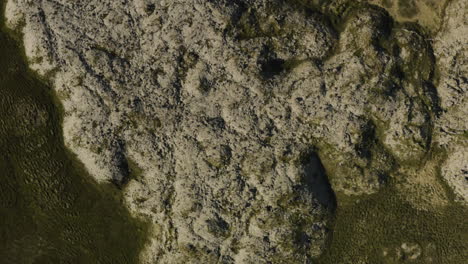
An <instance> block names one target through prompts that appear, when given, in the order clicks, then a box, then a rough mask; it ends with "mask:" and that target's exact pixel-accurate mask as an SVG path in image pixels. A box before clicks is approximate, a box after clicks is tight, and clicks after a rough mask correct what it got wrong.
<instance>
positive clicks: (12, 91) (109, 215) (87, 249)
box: [0, 1, 147, 264]
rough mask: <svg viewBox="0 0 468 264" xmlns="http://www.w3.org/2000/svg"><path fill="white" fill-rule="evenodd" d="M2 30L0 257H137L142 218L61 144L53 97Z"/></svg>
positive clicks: (62, 259) (7, 261)
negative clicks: (93, 177) (132, 213)
mask: <svg viewBox="0 0 468 264" xmlns="http://www.w3.org/2000/svg"><path fill="white" fill-rule="evenodd" d="M0 4H1V6H2V7H3V6H4V1H1V2H0ZM2 11H3V10H2ZM2 14H3V12H2ZM0 19H2V20H3V17H0ZM7 31H8V30H6V29H5V28H4V26H3V25H2V30H1V31H0V263H5V264H10V263H11V264H13V263H14V264H21V263H37V264H40V263H47V264H49V263H137V262H138V256H139V252H140V250H141V249H142V246H143V244H144V242H145V237H146V235H145V232H146V230H147V226H146V224H145V223H144V222H142V221H140V220H137V219H135V218H133V217H131V216H130V214H129V212H128V211H127V210H126V209H125V207H124V205H123V200H122V197H121V193H120V192H119V191H118V190H117V189H116V188H115V187H114V186H113V185H111V184H104V185H103V184H100V185H99V184H97V183H96V182H94V180H93V179H92V178H91V177H90V176H89V175H88V173H87V172H86V170H85V169H84V168H83V166H82V165H81V164H80V163H79V162H78V161H77V160H76V159H75V158H74V157H73V155H72V154H71V153H70V152H69V151H68V150H67V149H66V148H65V147H64V144H63V139H62V137H61V135H62V131H61V126H60V124H61V116H60V114H61V108H60V105H59V104H58V101H57V98H56V97H55V95H54V94H53V92H52V91H51V90H50V88H49V87H47V86H46V85H45V84H44V82H43V81H41V80H39V79H38V78H37V76H36V75H35V74H33V73H31V72H30V71H29V70H28V67H27V65H26V64H25V60H24V59H25V57H24V51H22V50H21V45H19V44H18V42H17V40H14V39H13V38H12V36H11V34H10V33H11V32H8V33H7Z"/></svg>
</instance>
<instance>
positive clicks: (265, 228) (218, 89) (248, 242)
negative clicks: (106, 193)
mask: <svg viewBox="0 0 468 264" xmlns="http://www.w3.org/2000/svg"><path fill="white" fill-rule="evenodd" d="M312 2H313V1H299V0H296V1H292V0H291V1H286V0H284V1H281V0H258V1H249V0H245V1H192V0H190V1H188V0H187V1H182V0H181V1H151V0H134V1H110V0H108V1H107V0H106V1H95V0H86V1H65V0H41V1H27V0H10V1H8V5H7V9H6V10H7V18H8V21H7V22H8V24H9V26H10V27H11V28H15V27H16V28H19V26H23V27H22V32H23V33H24V44H25V50H26V55H27V56H28V58H29V59H30V63H31V68H32V69H34V70H36V71H37V72H38V73H39V74H41V75H43V76H46V77H48V78H50V79H51V80H52V83H53V87H54V89H55V90H56V91H57V94H58V95H59V97H60V99H61V101H62V103H63V106H64V111H65V112H64V124H63V127H64V137H65V142H66V144H67V146H68V147H69V148H70V149H72V150H73V151H74V152H75V153H76V154H77V156H78V158H79V159H80V160H81V161H82V162H83V163H84V164H85V165H86V167H87V168H88V169H89V171H90V173H91V174H92V175H94V176H95V177H96V179H98V180H101V181H104V180H112V181H113V182H115V183H116V184H117V185H119V186H124V188H123V189H124V192H125V196H126V199H127V204H128V206H129V207H130V208H131V209H132V210H133V212H135V214H138V215H144V216H145V217H147V218H148V219H150V220H151V222H152V223H153V227H154V228H153V233H152V234H151V237H152V242H151V243H150V244H149V245H148V247H147V250H146V251H145V252H144V253H143V254H144V262H145V263H154V262H156V263H200V262H202V263H215V262H217V261H219V262H221V263H255V262H260V263H267V262H268V261H270V262H273V263H279V262H278V260H282V261H286V262H287V263H308V262H307V261H310V260H311V259H312V258H313V257H317V256H318V255H320V253H321V251H322V250H323V247H324V243H325V241H326V238H327V233H328V231H327V222H328V219H329V216H330V214H332V213H333V210H334V206H335V204H334V203H335V202H334V195H333V192H332V190H331V188H330V185H329V183H328V180H329V181H330V183H331V187H333V190H334V191H335V192H338V193H342V194H344V195H364V194H371V193H374V192H377V191H378V190H379V188H381V187H382V186H383V185H385V184H386V182H388V181H389V179H392V178H397V179H401V178H405V175H417V174H418V169H417V168H419V167H418V166H419V165H420V163H421V161H422V160H428V159H429V160H431V159H430V158H429V157H430V156H431V155H432V152H433V151H434V149H436V148H440V149H443V150H444V149H445V150H448V153H449V154H448V158H447V159H443V160H440V162H441V163H442V162H443V163H444V164H445V165H443V167H442V170H441V172H442V174H443V175H444V176H445V177H446V178H447V181H448V182H449V183H450V184H451V185H452V186H454V188H455V190H456V192H457V193H458V194H459V196H460V197H464V199H465V201H466V199H467V196H466V193H467V191H466V190H467V180H466V173H467V172H466V171H467V168H466V162H465V161H466V152H467V151H466V146H467V144H466V133H467V128H466V123H467V122H466V116H467V115H463V113H466V112H467V109H466V70H467V69H466V66H465V65H466V64H464V63H462V62H461V63H460V62H458V61H459V60H466V48H465V47H464V46H466V45H463V44H466V36H467V34H463V32H466V24H465V23H466V22H465V21H467V20H466V19H465V17H466V12H463V10H466V3H465V2H464V1H452V4H451V5H450V6H449V7H448V9H447V12H451V14H452V15H451V16H446V17H450V19H446V20H445V21H444V26H443V27H442V30H441V31H440V33H439V34H438V36H437V38H436V40H435V41H434V43H435V44H434V45H435V46H434V47H433V46H432V41H430V40H429V39H428V38H429V37H428V35H425V34H424V33H423V31H424V30H422V29H421V28H419V27H418V26H415V25H411V24H401V23H398V22H397V21H395V20H394V19H392V17H391V16H390V15H389V14H388V13H387V12H386V11H385V10H384V9H382V8H378V7H376V6H372V5H368V4H363V3H360V1H351V3H350V2H348V1H329V2H327V4H324V5H323V6H321V8H316V7H317V6H315V5H314V4H313V3H312ZM436 58H438V59H436ZM437 66H438V69H439V70H437ZM435 139H436V140H435ZM322 163H323V165H324V166H323V165H322ZM413 164H418V166H416V167H414V166H413ZM427 164H432V163H431V162H429V161H428V163H427ZM422 166H423V167H424V166H426V165H424V164H423V165H422ZM428 166H429V165H428ZM431 166H432V165H431ZM434 166H435V165H434ZM426 167H427V166H426ZM408 168H409V169H408ZM412 170H413V172H411V171H412ZM415 170H416V171H415ZM395 171H397V172H398V173H395ZM137 172H139V173H137ZM400 174H401V175H400ZM463 175H465V176H463ZM132 176H133V177H132ZM408 179H412V178H411V176H408ZM434 182H435V180H434ZM430 184H436V183H430ZM430 184H429V185H430ZM431 186H432V185H430V188H432V187H431ZM430 188H429V189H430ZM428 195H431V194H430V193H429V194H428Z"/></svg>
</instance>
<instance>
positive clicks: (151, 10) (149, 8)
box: [146, 4, 156, 15]
mask: <svg viewBox="0 0 468 264" xmlns="http://www.w3.org/2000/svg"><path fill="white" fill-rule="evenodd" d="M155 9H156V6H155V5H154V4H148V5H147V6H146V13H147V14H148V15H151V14H153V13H154V10H155Z"/></svg>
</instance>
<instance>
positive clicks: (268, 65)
mask: <svg viewBox="0 0 468 264" xmlns="http://www.w3.org/2000/svg"><path fill="white" fill-rule="evenodd" d="M282 71H284V60H282V59H271V60H268V61H266V62H264V63H263V64H262V75H263V76H264V77H265V78H267V79H268V78H272V77H274V76H275V75H278V74H280V73H281V72H282Z"/></svg>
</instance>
